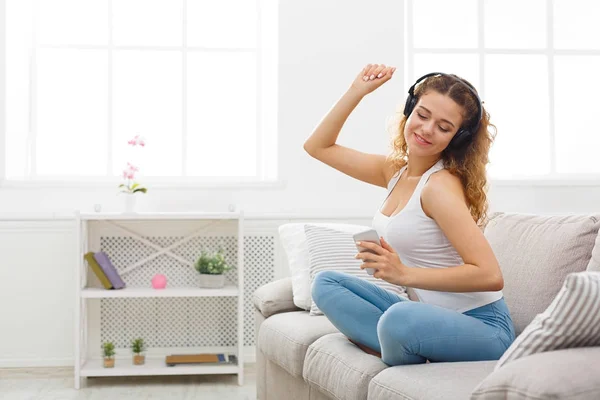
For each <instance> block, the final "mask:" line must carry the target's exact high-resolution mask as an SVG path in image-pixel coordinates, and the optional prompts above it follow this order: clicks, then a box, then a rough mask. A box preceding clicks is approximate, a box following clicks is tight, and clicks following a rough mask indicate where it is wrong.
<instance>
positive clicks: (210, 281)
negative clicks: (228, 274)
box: [199, 274, 225, 289]
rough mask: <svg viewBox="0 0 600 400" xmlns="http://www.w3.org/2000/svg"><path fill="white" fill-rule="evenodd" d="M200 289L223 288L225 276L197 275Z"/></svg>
mask: <svg viewBox="0 0 600 400" xmlns="http://www.w3.org/2000/svg"><path fill="white" fill-rule="evenodd" d="M199 275H200V287H203V288H211V289H218V288H222V287H223V286H225V275H223V274H219V275H215V274H199Z"/></svg>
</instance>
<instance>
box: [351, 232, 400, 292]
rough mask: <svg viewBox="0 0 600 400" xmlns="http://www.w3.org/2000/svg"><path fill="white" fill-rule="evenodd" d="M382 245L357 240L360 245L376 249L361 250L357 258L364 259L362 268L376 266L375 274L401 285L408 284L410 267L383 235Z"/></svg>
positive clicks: (379, 277)
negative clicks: (403, 261)
mask: <svg viewBox="0 0 600 400" xmlns="http://www.w3.org/2000/svg"><path fill="white" fill-rule="evenodd" d="M380 240H381V246H379V245H378V244H377V243H373V242H357V244H358V245H360V246H362V247H364V248H367V249H369V250H372V251H374V252H375V253H377V254H373V253H370V252H368V251H361V252H360V253H358V254H357V255H356V256H355V258H358V259H361V260H363V263H362V264H361V266H360V268H361V269H365V268H375V273H374V274H373V276H374V277H375V278H378V279H383V280H385V281H387V282H390V283H393V284H395V285H399V286H408V271H409V268H408V267H407V266H406V265H404V264H403V263H402V260H400V256H398V253H396V251H394V249H393V248H392V246H390V245H389V244H388V243H387V242H386V241H385V240H384V239H383V237H381V238H380Z"/></svg>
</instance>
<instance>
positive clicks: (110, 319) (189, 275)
mask: <svg viewBox="0 0 600 400" xmlns="http://www.w3.org/2000/svg"><path fill="white" fill-rule="evenodd" d="M144 239H146V240H148V241H150V242H152V243H154V244H156V245H159V246H161V247H168V246H170V245H172V244H174V243H176V242H177V241H179V240H182V239H183V237H175V236H173V237H162V236H161V237H158V236H155V237H144ZM219 247H222V248H223V249H224V252H225V259H226V260H227V262H228V263H229V264H230V265H237V237H235V236H233V237H231V236H199V237H195V238H193V239H191V240H189V241H188V242H186V243H183V244H181V245H179V246H177V247H175V248H174V249H172V250H171V252H172V253H174V254H177V255H178V256H180V257H182V258H184V259H186V260H188V261H190V262H191V263H194V262H195V260H196V259H197V258H198V256H199V255H200V250H201V249H206V250H208V251H216V250H217V249H218V248H219ZM100 248H101V250H102V251H105V252H106V253H107V254H108V256H109V257H110V259H111V261H112V262H113V264H114V265H115V267H116V268H117V270H118V271H119V273H120V274H121V275H122V278H123V280H124V281H125V283H126V284H127V286H128V287H149V286H151V284H150V282H151V279H152V277H153V276H154V275H155V274H157V273H162V274H164V275H165V276H167V282H168V283H167V286H168V287H198V286H199V284H198V272H197V271H196V270H195V269H194V268H193V267H191V266H189V265H185V264H183V263H182V262H180V261H178V260H176V259H174V258H172V257H170V256H168V255H161V256H159V257H157V258H155V259H153V260H150V261H148V262H147V263H145V264H143V265H141V266H140V267H138V268H137V269H135V270H133V271H130V272H129V273H126V274H124V270H125V268H127V266H129V265H131V264H133V263H134V262H136V261H138V260H140V259H142V258H145V257H148V256H150V255H151V254H153V253H155V252H156V250H155V249H153V248H152V247H150V246H147V245H145V244H143V243H141V242H139V241H138V240H136V239H135V238H132V237H129V236H102V237H101V238H100ZM274 271H275V240H274V237H273V236H248V237H244V345H245V346H253V345H254V312H253V307H254V306H253V304H252V295H253V293H254V291H255V290H256V289H258V288H259V287H260V286H262V285H264V284H266V283H268V282H271V281H272V280H273V278H274ZM225 277H226V281H227V283H231V284H237V268H233V269H232V270H231V271H228V272H227V273H226V274H225ZM236 309H237V298H235V297H214V298H143V299H102V300H101V301H100V310H101V312H100V319H101V320H100V327H101V328H100V329H101V332H100V339H101V341H102V342H105V341H112V342H114V343H115V346H116V347H118V348H119V347H129V344H130V341H131V339H133V338H135V337H143V338H144V339H145V341H146V343H147V346H148V347H213V346H214V347H217V346H235V345H236V343H237V317H236Z"/></svg>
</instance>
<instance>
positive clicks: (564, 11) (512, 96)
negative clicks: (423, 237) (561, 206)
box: [406, 0, 600, 180]
mask: <svg viewBox="0 0 600 400" xmlns="http://www.w3.org/2000/svg"><path fill="white" fill-rule="evenodd" d="M406 6H407V12H406V15H407V26H406V42H407V43H406V75H407V76H406V77H407V80H408V82H409V84H412V82H414V81H415V80H416V79H417V78H418V77H419V76H421V75H424V74H425V73H428V72H432V71H442V72H450V73H455V74H457V75H459V76H462V77H463V78H465V79H467V80H469V81H470V82H471V83H473V84H474V85H475V86H476V87H477V89H478V91H479V93H480V96H481V98H482V100H483V101H484V105H485V106H486V108H487V110H488V111H489V112H490V117H491V122H492V123H493V124H494V125H496V127H497V129H498V132H497V136H496V141H495V144H494V146H493V147H492V151H491V154H490V161H491V164H490V167H489V174H490V177H491V178H499V179H519V178H534V179H541V180H544V179H568V178H571V177H574V176H578V177H579V178H581V177H583V176H588V177H590V178H591V177H598V176H599V175H600V164H599V163H598V162H597V154H596V153H597V151H598V150H597V149H598V148H600V125H599V124H598V121H597V116H596V115H597V112H596V108H597V102H596V101H595V98H596V97H597V93H598V92H599V91H600V79H598V78H597V71H599V70H600V25H598V24H597V21H596V19H597V16H598V15H600V3H598V2H595V1H592V0H528V1H520V0H460V1H457V0H453V1H448V0H418V1H414V0H407V3H406ZM433 10H435V12H433Z"/></svg>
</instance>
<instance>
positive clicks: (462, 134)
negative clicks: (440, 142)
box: [404, 72, 483, 150]
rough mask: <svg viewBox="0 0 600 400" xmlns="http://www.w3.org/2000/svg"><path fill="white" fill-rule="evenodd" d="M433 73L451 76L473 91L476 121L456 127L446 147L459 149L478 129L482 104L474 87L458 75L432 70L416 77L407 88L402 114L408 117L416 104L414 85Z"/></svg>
mask: <svg viewBox="0 0 600 400" xmlns="http://www.w3.org/2000/svg"><path fill="white" fill-rule="evenodd" d="M434 75H442V76H450V77H452V78H453V79H455V80H456V81H457V82H460V83H462V84H463V85H465V86H466V88H467V89H469V90H470V91H471V93H473V96H475V98H476V99H477V110H478V115H477V122H476V123H475V124H474V126H472V127H462V126H461V127H460V128H459V129H458V132H456V135H454V137H453V138H452V140H451V141H450V144H448V147H449V148H451V149H454V150H458V149H461V148H462V147H464V146H466V145H467V144H468V143H469V142H470V141H471V139H472V138H473V135H474V134H475V133H476V132H477V130H478V129H479V124H480V122H481V117H482V116H483V106H482V105H481V99H480V98H479V95H478V94H477V92H476V91H475V89H473V88H472V87H471V86H470V85H469V84H468V83H466V82H465V81H464V80H462V79H460V78H459V77H457V76H454V75H448V74H444V73H442V72H432V73H430V74H427V75H423V76H422V77H420V78H419V79H417V81H416V82H415V83H414V84H413V85H412V86H411V87H410V89H408V97H407V98H406V104H405V105H404V115H405V116H406V118H408V116H409V115H410V114H411V113H412V111H413V110H414V109H415V106H416V105H417V100H418V99H417V97H415V86H417V85H418V84H419V82H421V81H423V80H425V79H427V78H429V77H430V76H434Z"/></svg>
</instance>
